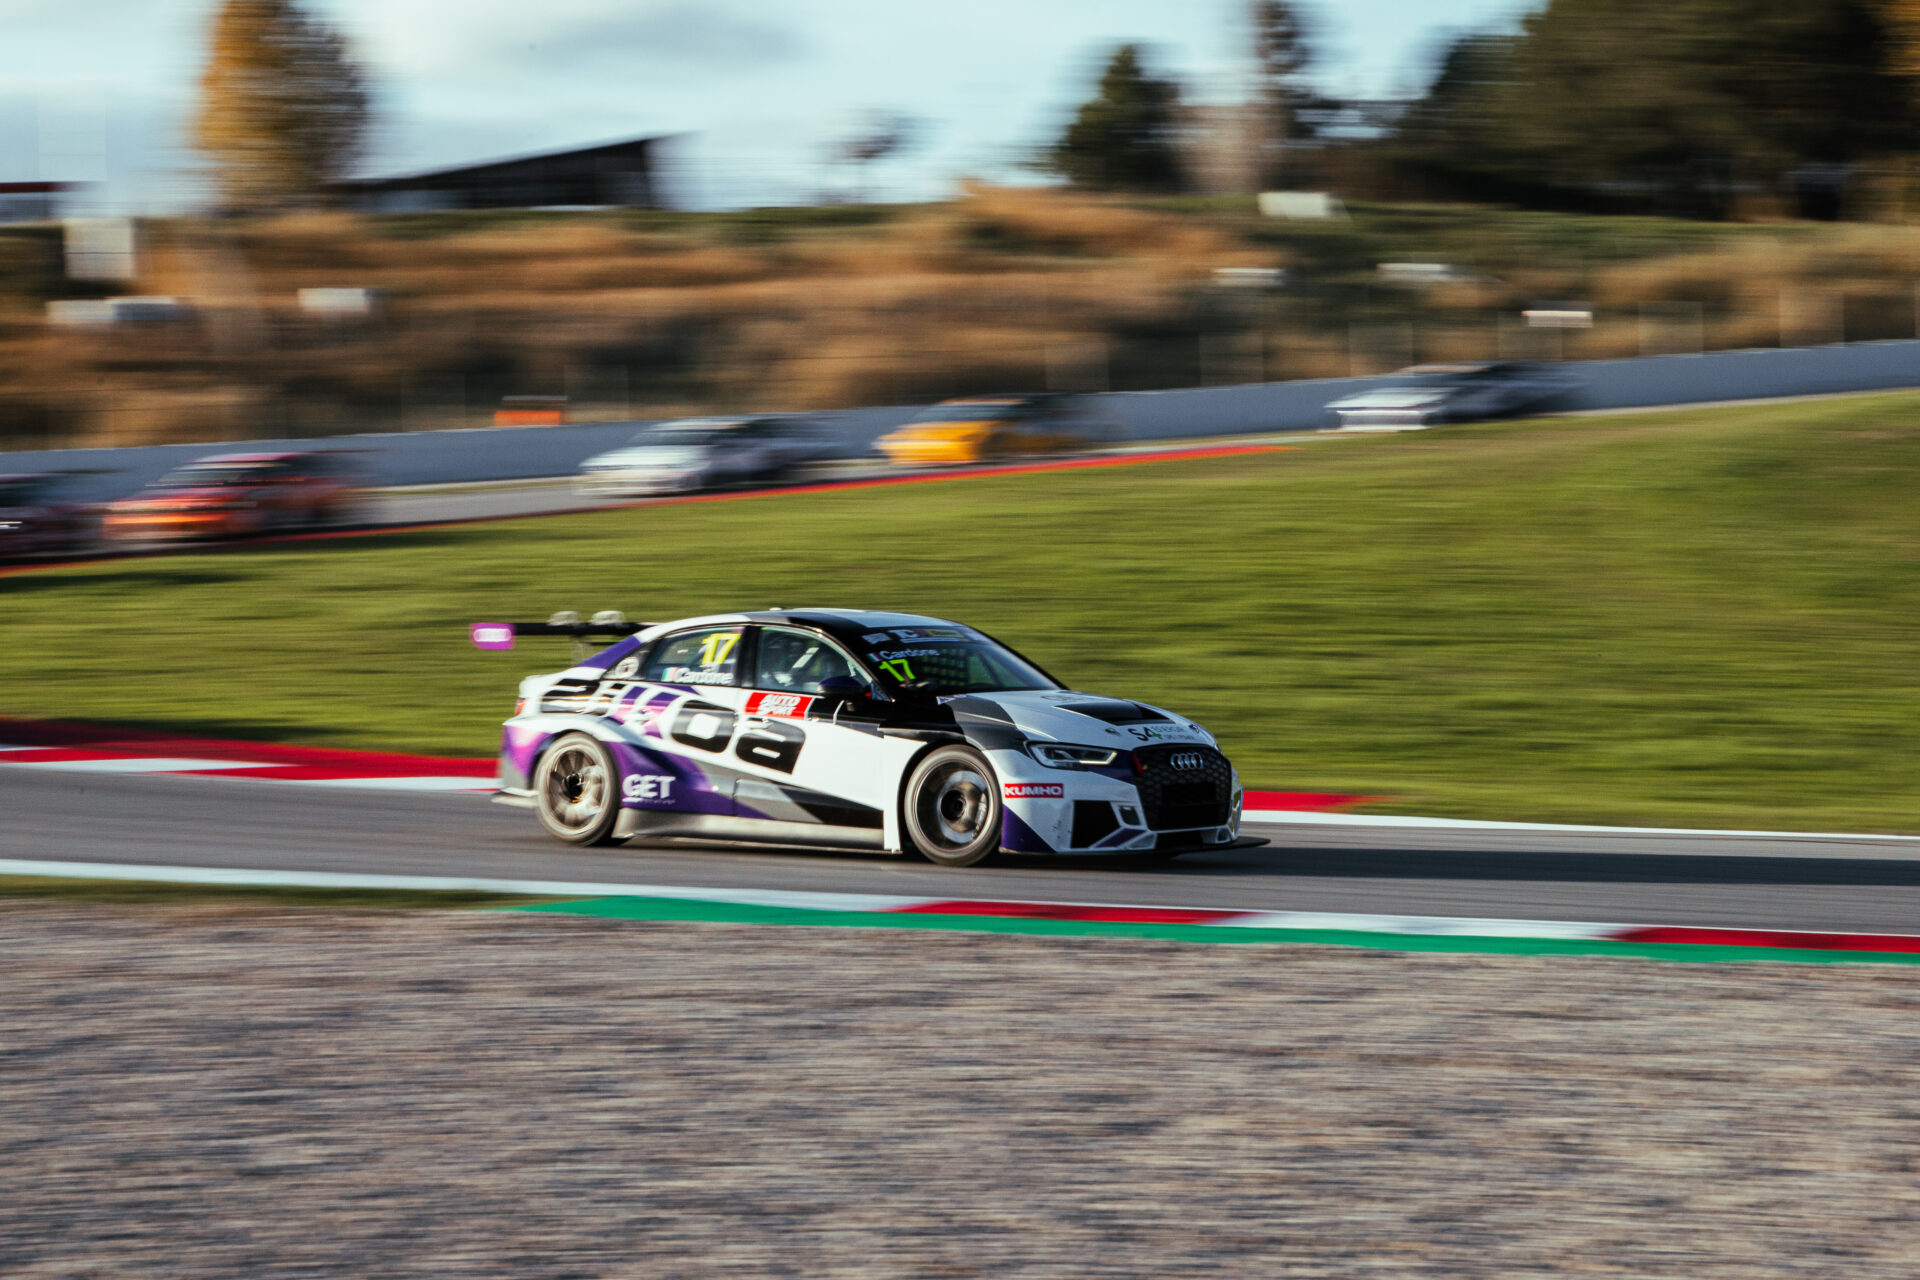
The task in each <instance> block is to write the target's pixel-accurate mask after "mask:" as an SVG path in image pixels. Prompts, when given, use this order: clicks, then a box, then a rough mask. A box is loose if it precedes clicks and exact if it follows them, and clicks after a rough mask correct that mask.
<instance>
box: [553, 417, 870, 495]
mask: <svg viewBox="0 0 1920 1280" xmlns="http://www.w3.org/2000/svg"><path fill="white" fill-rule="evenodd" d="M838 444H839V441H838V440H837V439H836V438H835V436H834V434H833V432H832V431H831V429H829V428H828V427H826V426H825V425H824V424H821V423H818V422H814V421H810V420H808V419H805V418H788V417H778V416H772V415H756V416H750V417H741V418H685V419H682V420H681V421H678V422H668V423H663V424H661V425H660V426H657V427H649V428H648V429H647V430H645V431H642V432H641V433H640V434H639V435H637V436H635V437H634V438H633V439H632V441H631V442H629V443H628V444H626V445H625V446H623V447H622V448H619V449H614V450H611V451H609V452H607V453H601V454H596V455H594V456H593V457H591V458H588V459H587V460H586V461H585V462H583V463H581V464H580V470H579V473H578V474H577V475H576V476H575V477H574V485H575V487H576V488H577V489H578V490H579V492H580V493H582V494H584V495H586V496H588V497H594V498H638V497H646V496H648V495H651V494H660V493H692V492H695V491H697V490H700V489H723V488H726V487H728V486H730V485H741V484H756V483H762V482H766V481H774V480H783V479H787V478H789V477H791V476H792V474H793V473H794V472H795V471H796V470H797V469H798V468H800V467H802V466H805V465H806V464H807V463H810V462H821V461H824V460H825V459H827V458H830V457H832V456H833V454H834V452H835V450H836V448H837V447H838Z"/></svg>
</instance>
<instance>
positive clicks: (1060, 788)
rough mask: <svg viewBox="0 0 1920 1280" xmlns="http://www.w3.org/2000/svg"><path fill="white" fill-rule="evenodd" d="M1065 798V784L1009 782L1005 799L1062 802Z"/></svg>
mask: <svg viewBox="0 0 1920 1280" xmlns="http://www.w3.org/2000/svg"><path fill="white" fill-rule="evenodd" d="M1066 798H1067V788H1066V784H1065V783H1060V782H1009V783H1008V784H1007V799H1009V800H1064V799H1066Z"/></svg>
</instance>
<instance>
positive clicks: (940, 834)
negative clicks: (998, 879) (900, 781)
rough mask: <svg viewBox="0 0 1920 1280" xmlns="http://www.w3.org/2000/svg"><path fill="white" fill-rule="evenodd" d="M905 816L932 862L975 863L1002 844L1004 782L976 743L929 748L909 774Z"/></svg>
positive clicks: (911, 838)
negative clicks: (1002, 784)
mask: <svg viewBox="0 0 1920 1280" xmlns="http://www.w3.org/2000/svg"><path fill="white" fill-rule="evenodd" d="M900 808H901V816H902V818H903V819H905V825H906V835H907V839H908V841H909V842H910V843H911V845H912V847H913V848H914V849H916V850H918V851H919V853H920V855H921V856H922V857H924V858H925V859H926V860H927V861H928V862H935V863H938V864H939V865H941V866H943V867H970V866H972V865H973V864H974V863H976V862H979V861H980V860H981V859H983V858H985V857H987V856H988V855H990V854H992V853H994V852H995V851H996V850H998V849H999V848H1000V785H999V783H997V782H996V781H995V780H994V776H993V767H992V766H991V765H989V764H988V763H987V758H986V757H985V756H983V755H981V754H980V753H979V752H978V751H976V750H974V749H973V748H972V747H941V748H940V749H939V750H938V751H933V752H929V753H928V754H927V756H926V757H925V758H923V759H922V760H921V761H920V763H919V764H918V765H916V766H914V770H913V772H912V773H911V774H909V775H908V776H907V785H906V787H905V788H904V789H903V791H902V793H901V805H900Z"/></svg>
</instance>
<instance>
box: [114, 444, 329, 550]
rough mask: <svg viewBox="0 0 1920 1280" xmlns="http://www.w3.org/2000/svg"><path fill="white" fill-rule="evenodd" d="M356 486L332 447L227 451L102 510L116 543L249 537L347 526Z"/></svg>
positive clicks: (167, 475) (189, 466) (200, 460)
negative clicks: (308, 450)
mask: <svg viewBox="0 0 1920 1280" xmlns="http://www.w3.org/2000/svg"><path fill="white" fill-rule="evenodd" d="M362 488H363V483H362V480H361V478H360V475H359V472H358V470H357V469H356V468H355V467H354V466H353V465H352V463H351V462H350V461H349V460H348V459H347V458H345V457H343V456H342V455H341V454H340V453H338V452H332V453H228V454H220V455H218V456H215V457H211V458H200V459H197V460H196V461H193V462H189V463H188V464H187V465H185V466H184V467H176V468H175V469H174V470H172V471H170V472H168V473H167V474H166V475H164V476H162V477H160V479H158V480H155V481H154V482H153V483H152V484H149V485H148V486H146V488H144V489H142V490H140V492H138V493H136V494H134V495H133V496H132V497H130V498H122V499H120V500H119V501H118V502H115V503H113V504H112V505H111V506H109V507H108V508H107V516H106V522H105V532H106V535H107V536H108V537H109V538H113V539H116V540H118V541H123V542H160V541H175V540H181V539H189V538H250V537H257V536H259V535H261V534H268V533H288V532H293V531H296V530H305V529H318V528H324V527H327V526H330V525H341V524H349V523H352V522H353V520H354V519H355V518H356V516H357V514H358V511H359V503H360V495H361V490H362Z"/></svg>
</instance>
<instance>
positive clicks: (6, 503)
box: [0, 471, 100, 560]
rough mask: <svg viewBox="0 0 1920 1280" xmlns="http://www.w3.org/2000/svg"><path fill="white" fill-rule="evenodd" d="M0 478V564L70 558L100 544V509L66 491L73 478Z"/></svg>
mask: <svg viewBox="0 0 1920 1280" xmlns="http://www.w3.org/2000/svg"><path fill="white" fill-rule="evenodd" d="M83 474H88V473H85V472H66V471H50V472H39V473H35V474H31V475H11V476H3V475H0V560H20V559H24V558H26V557H29V556H49V555H72V554H75V553H80V552H86V551H90V550H92V549H93V547H94V545H95V544H96V543H97V542H98V541H99V540H100V508H99V506H98V505H97V504H95V503H91V502H82V501H80V500H79V499H77V498H75V497H74V496H72V494H70V493H69V492H68V489H69V488H70V486H71V483H72V481H73V480H74V478H75V476H76V475H83Z"/></svg>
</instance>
